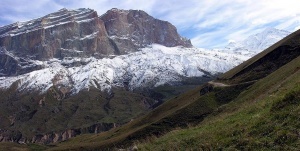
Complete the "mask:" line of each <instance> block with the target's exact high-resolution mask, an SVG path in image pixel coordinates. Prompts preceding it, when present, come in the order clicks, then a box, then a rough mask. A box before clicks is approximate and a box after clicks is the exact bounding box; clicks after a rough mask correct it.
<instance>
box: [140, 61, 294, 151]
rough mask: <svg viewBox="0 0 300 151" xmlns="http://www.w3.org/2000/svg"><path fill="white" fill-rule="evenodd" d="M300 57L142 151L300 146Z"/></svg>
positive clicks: (152, 140)
mask: <svg viewBox="0 0 300 151" xmlns="http://www.w3.org/2000/svg"><path fill="white" fill-rule="evenodd" d="M299 75H300V57H298V58H297V59H295V60H294V61H292V62H291V63H289V64H287V65H285V66H283V67H282V68H280V69H279V70H278V71H276V72H274V73H272V74H271V75H269V76H267V77H266V78H264V79H262V80H260V81H258V82H257V83H255V84H254V85H252V86H251V87H249V89H248V90H246V91H244V92H243V93H241V94H240V95H239V96H238V97H237V98H236V99H234V101H232V102H230V103H228V104H226V105H224V106H221V107H220V108H218V110H215V112H214V113H213V114H211V115H210V116H209V117H207V118H206V119H205V120H204V121H203V122H201V123H200V124H199V125H197V126H195V127H191V128H188V129H180V130H174V131H172V132H170V133H168V134H166V135H164V136H162V137H159V138H156V137H152V138H149V139H147V140H146V141H145V142H143V143H141V144H139V143H137V144H139V145H138V148H140V149H141V150H190V149H191V150H193V149H194V150H198V149H203V150H205V149H206V150H208V149H210V150H219V149H226V150H298V149H299V148H300V139H299V137H300V136H299V132H300V131H299V128H300V120H299V117H300V76H299Z"/></svg>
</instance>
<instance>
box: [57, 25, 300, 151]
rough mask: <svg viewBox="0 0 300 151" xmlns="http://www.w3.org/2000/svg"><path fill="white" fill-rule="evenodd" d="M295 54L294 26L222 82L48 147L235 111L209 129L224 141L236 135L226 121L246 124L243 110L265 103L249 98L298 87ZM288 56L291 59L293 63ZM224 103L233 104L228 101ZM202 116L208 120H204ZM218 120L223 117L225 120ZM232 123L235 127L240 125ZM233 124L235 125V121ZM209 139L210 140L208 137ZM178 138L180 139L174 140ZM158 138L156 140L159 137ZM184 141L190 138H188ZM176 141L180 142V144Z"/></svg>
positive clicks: (125, 136)
mask: <svg viewBox="0 0 300 151" xmlns="http://www.w3.org/2000/svg"><path fill="white" fill-rule="evenodd" d="M299 55H300V31H297V32H295V33H293V34H292V35H291V36H288V37H286V38H285V39H283V40H282V41H281V42H279V43H277V44H275V45H273V46H272V47H271V48H269V49H267V50H266V51H265V52H262V53H261V54H259V55H257V56H255V57H254V58H253V59H250V60H249V61H247V62H245V63H244V64H242V65H240V66H238V67H237V68H234V69H233V70H231V71H229V72H228V73H226V74H224V75H223V76H221V77H220V78H219V80H218V81H217V82H219V83H221V84H217V83H216V82H211V83H208V84H205V85H202V86H200V87H198V88H196V89H194V90H191V91H188V92H186V93H184V94H182V95H180V96H178V97H175V98H173V99H170V100H169V101H167V102H166V103H164V104H162V105H161V106H160V107H158V108H157V109H155V110H154V111H152V112H150V113H149V114H147V115H146V116H144V117H142V118H138V119H135V120H134V121H132V122H131V123H128V124H126V125H124V126H122V127H120V128H116V129H113V130H111V131H109V132H105V133H102V134H98V135H84V136H80V137H77V138H74V139H72V140H69V141H67V142H64V143H61V144H57V147H55V148H52V149H53V150H65V149H70V148H71V149H75V150H76V149H77V150H84V149H86V150H93V149H99V148H101V149H105V148H106V149H107V148H114V147H121V148H122V147H126V146H130V145H132V143H134V142H136V141H143V140H147V139H149V138H151V137H160V136H162V135H164V134H166V133H167V132H169V131H172V130H174V129H178V128H186V127H193V126H194V125H197V124H199V123H203V124H205V123H208V122H207V121H210V120H209V119H212V120H211V121H213V119H214V117H215V116H216V117H217V116H220V118H216V119H221V117H224V118H225V117H226V116H228V115H233V114H236V117H234V118H233V119H231V120H229V121H227V122H228V123H222V124H224V125H222V124H220V125H221V126H220V127H217V125H216V128H215V129H214V130H215V131H212V132H215V133H217V134H216V135H215V137H216V140H218V139H222V138H224V140H225V141H226V140H228V139H229V140H231V139H234V137H233V136H232V137H231V134H228V133H225V132H227V131H228V132H230V131H229V127H230V126H232V125H229V127H227V125H226V124H230V123H234V122H233V121H232V120H237V121H238V122H240V126H241V127H244V126H245V124H243V121H244V120H247V121H254V120H250V119H249V118H247V116H246V115H247V114H248V112H251V113H252V112H253V113H254V112H255V109H256V108H260V109H261V107H264V106H261V105H263V104H258V105H257V106H255V107H253V108H254V109H252V110H250V111H249V109H250V108H251V107H250V106H251V105H252V104H253V102H262V103H263V102H267V101H259V100H264V99H266V98H265V97H266V96H270V94H271V93H270V94H269V92H274V99H277V98H278V99H280V98H281V97H282V96H284V95H285V93H289V92H290V90H293V89H296V88H297V87H296V86H297V85H298V83H299V77H298V76H297V75H299V58H297V57H298V56H299ZM292 60H293V62H291V61H292ZM287 63H288V64H287ZM278 69H280V70H278ZM274 71H275V72H274ZM271 73H272V74H271ZM286 78H287V79H286ZM291 80H295V81H291ZM285 81H286V83H289V84H287V85H289V86H286V87H283V84H284V82H285ZM222 83H227V84H222ZM253 84H254V85H253ZM279 88H282V89H283V90H286V91H284V92H282V93H279V92H281V91H279V90H277V89H279ZM271 89H274V91H270V90H271ZM277 91H278V93H277ZM275 92H276V93H275ZM290 93H293V92H290ZM295 93H297V92H295ZM271 96H273V95H271ZM279 101H280V100H279ZM228 102H231V103H229V104H226V103H228ZM224 104H226V105H224ZM271 106H272V105H271ZM248 108H249V109H248ZM258 110H259V109H258ZM238 111H241V114H239V112H238ZM259 111H260V110H259ZM261 111H262V112H263V113H265V112H266V114H267V113H268V112H267V110H265V111H264V110H261ZM242 113H243V114H242ZM279 114H281V113H279ZM207 116H209V117H207ZM251 117H252V116H251ZM244 118H245V119H244ZM262 118H263V117H262ZM204 119H206V120H205V121H204V122H203V120H204ZM220 121H221V122H222V121H223V119H221V120H220ZM272 121H275V120H272ZM224 122H225V121H224ZM266 122H269V121H266ZM275 125H276V124H275ZM235 126H236V127H238V126H239V125H235ZM210 127H211V128H210ZM213 127H214V126H211V124H208V125H206V127H205V128H206V129H213ZM222 127H225V128H224V129H225V130H224V131H221V128H222ZM231 128H234V126H233V127H231ZM251 128H252V129H251ZM249 129H251V130H254V129H255V128H254V127H253V126H252V127H250V128H249ZM219 130H220V131H219ZM219 132H220V133H221V132H224V134H228V135H225V136H224V135H223V136H222V135H219V134H220V133H219ZM191 133H192V132H191ZM236 133H238V134H235V133H234V134H233V135H241V134H243V131H241V132H239V131H238V132H236ZM205 134H206V135H207V137H210V135H209V134H208V133H205ZM169 135H170V134H169ZM166 137H168V135H166ZM199 137H201V135H199ZM211 137H214V136H211ZM218 137H221V138H218ZM163 138H164V137H163ZM204 138H205V137H204ZM178 139H179V138H178ZM203 140H204V139H203ZM207 140H209V139H208V138H207ZM211 140H212V142H211V145H208V146H209V147H212V146H213V145H214V144H215V143H217V142H213V140H214V139H211ZM182 141H184V140H180V139H179V140H178V142H182ZM154 142H155V141H154ZM157 142H159V140H158V141H157ZM185 142H190V141H189V140H186V141H185ZM231 142H232V144H237V143H238V142H234V141H231ZM191 143H193V141H191ZM197 143H199V142H196V143H195V145H194V146H193V144H187V145H186V146H182V147H187V146H191V148H192V147H199V146H197ZM208 143H209V142H208ZM200 144H201V143H200ZM177 145H180V143H179V144H177ZM223 145H225V146H223ZM226 145H227V144H226V143H224V144H222V145H221V147H231V146H230V144H229V145H227V146H226ZM142 146H144V145H142ZM158 146H159V145H158ZM250 146H251V145H250ZM150 147H155V146H150ZM167 147H170V146H165V147H163V148H165V149H167ZM213 147H214V146H213ZM144 148H145V149H147V145H145V147H144ZM148 149H149V148H148ZM158 149H159V148H158ZM174 149H176V148H174Z"/></svg>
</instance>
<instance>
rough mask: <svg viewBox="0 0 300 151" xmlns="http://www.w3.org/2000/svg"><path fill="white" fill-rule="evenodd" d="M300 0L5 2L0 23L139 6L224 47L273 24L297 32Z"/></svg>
mask: <svg viewBox="0 0 300 151" xmlns="http://www.w3.org/2000/svg"><path fill="white" fill-rule="evenodd" d="M299 6H300V1H299V0H285V1H282V0H252V1H249V0H226V1H220V0H201V1H199V0H185V1H182V0H172V1H162V0H126V1H122V0H89V1H81V0H31V1H30V3H29V2H28V1H27V0H18V1H11V0H1V1H0V26H1V25H4V24H8V23H12V22H16V21H22V20H28V19H32V18H36V17H41V16H43V15H46V14H48V13H50V12H54V11H57V10H59V9H60V8H62V7H66V8H71V9H76V8H82V7H86V8H92V9H94V10H96V11H97V12H98V14H99V15H101V14H103V13H105V12H106V11H107V10H108V9H111V8H121V9H140V10H145V11H146V12H148V13H149V14H150V15H152V16H154V17H156V18H159V19H162V20H166V21H169V22H171V23H172V24H174V25H175V26H176V27H177V28H178V31H179V32H180V33H181V34H183V36H184V37H188V38H190V39H191V40H192V42H193V44H194V45H195V46H197V47H208V48H213V47H216V46H224V45H226V44H227V42H228V41H229V40H235V41H239V40H242V39H244V38H246V37H247V36H248V35H251V34H255V33H256V32H258V31H262V30H263V29H264V28H266V27H275V28H279V29H285V30H289V31H294V30H295V29H296V28H298V27H299V25H300V9H299Z"/></svg>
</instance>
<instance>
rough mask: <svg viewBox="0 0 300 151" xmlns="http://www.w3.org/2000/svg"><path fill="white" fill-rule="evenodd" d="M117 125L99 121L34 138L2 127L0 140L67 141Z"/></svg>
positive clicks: (24, 142) (44, 142) (22, 142)
mask: <svg viewBox="0 0 300 151" xmlns="http://www.w3.org/2000/svg"><path fill="white" fill-rule="evenodd" d="M117 126H119V124H115V123H98V124H94V125H92V126H89V127H85V128H77V129H68V130H65V131H62V132H51V133H47V134H39V135H35V136H33V137H32V138H27V137H25V136H23V135H22V133H21V132H20V131H10V130H1V129H0V142H17V143H20V144H27V143H39V144H49V143H56V142H60V141H65V140H68V139H70V138H72V137H75V136H77V135H80V134H87V133H94V134H97V133H101V132H104V131H108V130H109V129H111V128H115V127H117Z"/></svg>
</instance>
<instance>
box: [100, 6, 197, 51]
mask: <svg viewBox="0 0 300 151" xmlns="http://www.w3.org/2000/svg"><path fill="white" fill-rule="evenodd" d="M100 18H101V19H102V20H103V21H104V24H105V28H106V30H107V33H108V35H109V36H110V38H111V39H113V41H114V42H115V44H116V47H117V49H118V50H119V52H120V53H122V54H124V53H127V52H132V51H136V50H137V49H138V48H141V47H145V46H147V45H149V44H152V43H157V44H161V45H164V46H167V47H174V46H179V45H181V46H184V47H191V46H192V44H191V42H190V40H188V39H185V38H182V37H181V36H180V35H179V34H178V33H177V29H176V27H175V26H173V25H172V24H170V23H169V22H167V21H162V20H158V19H155V18H153V17H152V16H150V15H148V14H147V13H146V12H144V11H141V10H119V9H116V8H114V9H111V10H109V11H107V12H106V13H105V14H104V15H102V16H101V17H100Z"/></svg>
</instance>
